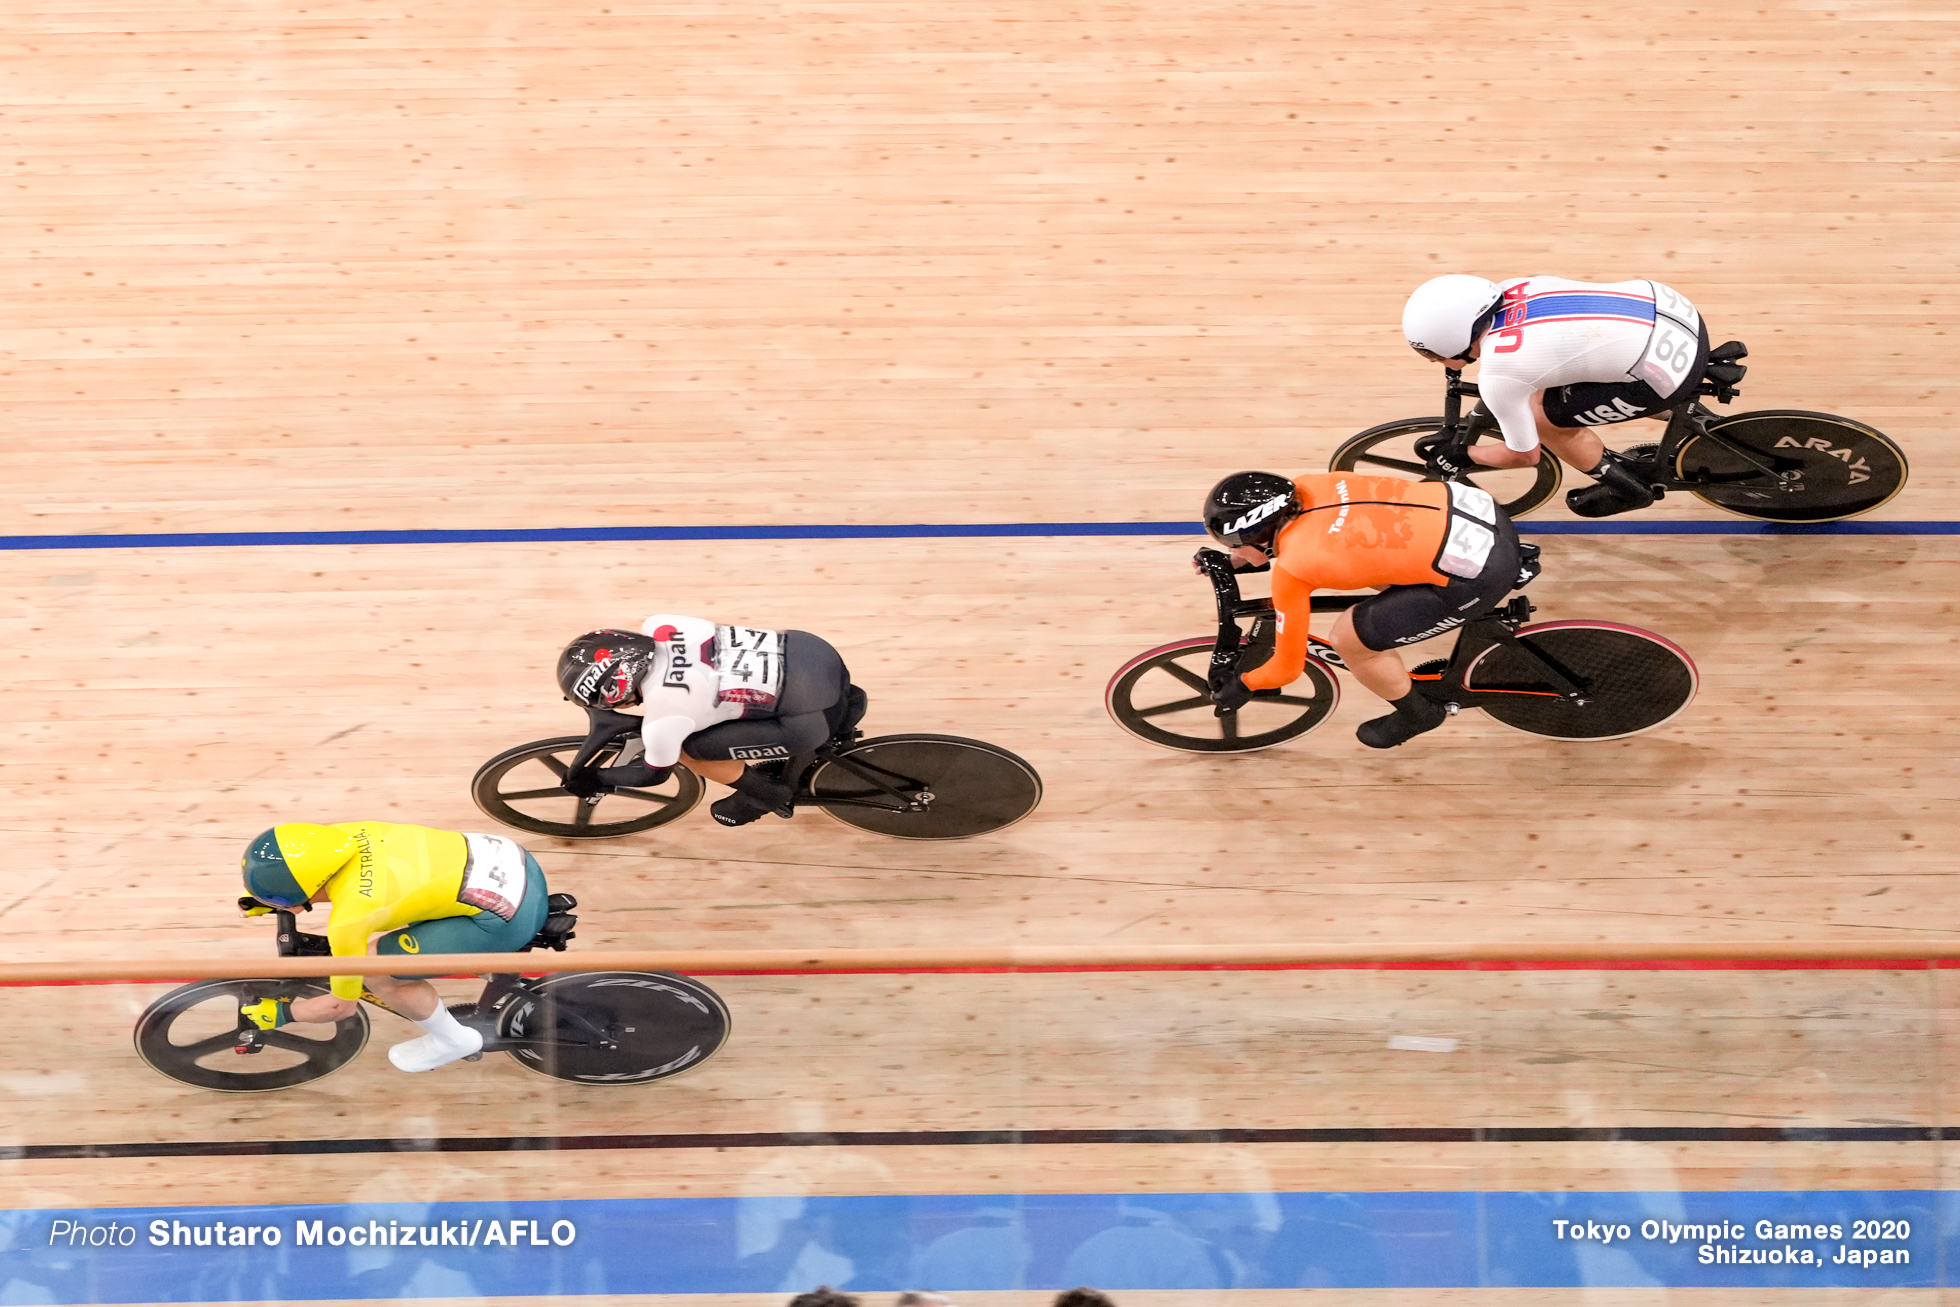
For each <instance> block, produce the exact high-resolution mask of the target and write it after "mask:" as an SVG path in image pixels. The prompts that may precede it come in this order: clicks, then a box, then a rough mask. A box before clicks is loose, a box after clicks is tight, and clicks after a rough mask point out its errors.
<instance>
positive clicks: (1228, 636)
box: [1197, 549, 1591, 715]
mask: <svg viewBox="0 0 1960 1307" xmlns="http://www.w3.org/2000/svg"><path fill="white" fill-rule="evenodd" d="M1197 563H1198V566H1199V567H1200V569H1202V570H1203V572H1204V574H1205V575H1206V577H1207V578H1208V579H1209V580H1210V581H1211V587H1212V594H1213V597H1214V598H1215V599H1216V601H1217V604H1218V637H1217V639H1216V641H1215V642H1214V643H1213V645H1212V650H1211V667H1210V672H1209V675H1208V677H1207V679H1208V680H1209V681H1210V683H1211V684H1212V685H1213V686H1214V687H1216V686H1219V685H1222V684H1224V680H1225V677H1227V676H1230V675H1233V674H1236V672H1237V671H1238V666H1239V658H1240V656H1241V651H1242V650H1243V649H1246V648H1257V647H1259V646H1261V645H1266V646H1268V647H1270V644H1271V637H1272V634H1273V627H1274V622H1273V620H1272V616H1273V603H1272V600H1270V599H1246V598H1243V597H1242V596H1241V594H1240V592H1239V579H1238V575H1237V573H1235V572H1234V571H1233V570H1232V562H1231V559H1230V558H1229V557H1227V556H1226V555H1225V554H1223V553H1220V552H1219V551H1218V550H1216V549H1200V550H1199V551H1198V554H1197ZM1371 597H1372V596H1369V595H1315V596H1314V597H1313V599H1312V601H1311V603H1312V608H1313V611H1314V612H1316V613H1337V612H1345V611H1347V610H1348V609H1350V608H1353V607H1355V606H1356V605H1357V604H1360V603H1363V602H1365V601H1366V600H1368V599H1369V598H1371ZM1535 611H1536V607H1535V605H1533V604H1532V602H1531V601H1530V600H1529V599H1527V598H1525V597H1524V596H1523V595H1518V596H1516V597H1515V598H1513V599H1512V600H1511V601H1510V602H1509V603H1506V604H1504V605H1502V606H1501V607H1498V608H1494V609H1492V610H1491V611H1490V612H1488V613H1485V614H1484V615H1483V616H1481V617H1478V618H1475V619H1473V620H1471V621H1469V622H1467V623H1465V624H1464V626H1463V628H1462V630H1461V631H1460V632H1459V633H1458V635H1457V641H1456V646H1455V648H1453V649H1452V650H1451V651H1450V657H1449V661H1448V663H1447V665H1446V666H1445V667H1444V669H1443V670H1442V671H1441V672H1438V673H1435V674H1433V675H1432V674H1425V675H1421V676H1413V677H1412V678H1411V679H1412V680H1414V681H1415V683H1416V686H1417V688H1418V689H1420V690H1421V691H1422V693H1423V694H1424V696H1425V697H1427V698H1430V699H1434V700H1436V701H1437V702H1438V703H1441V704H1442V705H1443V706H1444V707H1446V708H1448V709H1449V710H1450V712H1452V713H1455V712H1457V711H1458V710H1460V709H1463V708H1476V707H1479V706H1481V705H1483V704H1485V703H1489V702H1492V701H1496V700H1500V699H1503V698H1506V697H1508V696H1513V695H1519V694H1529V695H1532V696H1534V697H1552V696H1555V697H1557V698H1560V699H1564V700H1566V701H1568V702H1570V703H1572V704H1573V705H1574V706H1575V707H1576V706H1581V705H1583V704H1584V703H1585V702H1586V695H1587V693H1588V691H1589V690H1590V689H1591V686H1590V685H1589V684H1588V683H1587V682H1586V680H1585V678H1583V677H1581V676H1579V675H1578V674H1577V673H1575V672H1573V671H1572V669H1570V668H1568V667H1565V666H1563V665H1562V664H1560V663H1559V661H1558V660H1557V659H1555V658H1553V657H1552V656H1551V655H1549V654H1547V653H1546V652H1545V651H1544V650H1543V649H1541V648H1539V647H1538V646H1537V645H1536V644H1534V643H1533V642H1532V640H1531V638H1530V637H1529V636H1520V635H1519V634H1518V628H1519V627H1521V626H1523V625H1524V624H1525V623H1526V622H1528V621H1530V620H1531V615H1532V613H1533V612H1535ZM1241 617H1250V618H1252V630H1251V632H1250V633H1249V634H1248V633H1247V632H1245V631H1242V630H1241V629H1240V627H1239V619H1240V618H1241ZM1307 640H1308V644H1309V647H1310V649H1311V652H1312V655H1313V657H1315V658H1317V659H1319V660H1320V661H1321V662H1323V663H1327V664H1328V665H1329V666H1333V667H1340V668H1343V669H1345V668H1346V667H1347V664H1346V663H1345V662H1344V661H1342V659H1341V656H1340V653H1339V652H1338V651H1337V650H1336V649H1335V648H1334V647H1333V646H1332V645H1330V644H1328V643H1327V642H1326V641H1324V640H1322V639H1320V638H1319V637H1318V636H1312V635H1309V636H1308V637H1307ZM1500 644H1501V645H1508V646H1510V647H1512V648H1514V649H1518V650H1521V651H1522V652H1523V653H1524V655H1525V657H1526V658H1528V659H1529V660H1530V662H1531V663H1532V664H1534V665H1535V667H1536V669H1537V670H1538V671H1541V672H1542V673H1543V674H1544V677H1545V680H1544V682H1542V683H1533V684H1529V685H1504V686H1492V687H1488V688H1485V689H1478V690H1472V689H1470V688H1469V687H1468V686H1466V685H1465V684H1464V677H1465V675H1466V674H1467V673H1468V672H1469V669H1470V668H1471V667H1472V666H1473V665H1474V664H1475V663H1476V661H1477V659H1478V658H1480V657H1482V656H1483V654H1484V653H1485V652H1486V651H1487V650H1489V649H1490V648H1492V647H1493V646H1495V645H1500ZM1543 686H1549V687H1550V688H1549V689H1546V688H1542V687H1543ZM1255 693H1257V692H1255ZM1273 693H1277V691H1274V692H1273ZM1213 711H1214V712H1216V711H1218V710H1217V709H1214V710H1213ZM1221 715H1222V714H1221Z"/></svg>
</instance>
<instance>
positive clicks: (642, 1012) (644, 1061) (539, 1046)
mask: <svg viewBox="0 0 1960 1307" xmlns="http://www.w3.org/2000/svg"><path fill="white" fill-rule="evenodd" d="M588 1026H589V1027H591V1028H593V1029H596V1030H598V1031H599V1032H600V1033H601V1034H603V1035H604V1036H605V1037H606V1038H607V1039H608V1040H610V1041H612V1043H613V1044H614V1045H615V1047H613V1048H610V1049H608V1048H605V1047H603V1046H601V1045H599V1044H597V1043H595V1042H593V1039H592V1033H591V1030H590V1029H587V1027H588ZM729 1026H730V1022H729V1017H728V1006H727V1005H726V1004H725V1003H723V1002H722V1001H721V996H720V995H719V994H717V993H715V991H713V990H712V989H709V988H708V987H707V986H706V985H704V984H702V983H701V982H700V981H698V980H693V979H691V978H689V977H687V976H677V975H673V974H672V973H670V972H665V971H567V972H561V973H559V974H557V975H552V976H546V977H544V978H543V979H542V980H539V981H537V982H535V983H534V984H532V985H529V986H527V987H526V988H525V989H523V990H521V991H519V992H518V993H516V994H513V995H512V996H511V997H510V998H508V999H506V1000H505V1001H504V1002H503V1004H502V1005H501V1006H500V1007H499V1008H498V1011H497V1036H498V1038H500V1039H512V1040H526V1041H535V1042H532V1043H530V1044H527V1046H525V1047H521V1048H513V1049H510V1050H508V1052H509V1053H510V1055H511V1057H513V1058H515V1059H516V1061H517V1064H518V1065H519V1066H521V1067H524V1068H525V1069H526V1070H529V1071H535V1072H537V1073H538V1074H539V1075H543V1076H550V1077H551V1078H552V1079H554V1080H571V1081H576V1082H577V1083H579V1084H582V1085H642V1084H645V1083H646V1082H647V1081H649V1080H666V1079H668V1078H670V1077H672V1076H677V1075H679V1074H681V1073H682V1072H683V1071H692V1070H693V1069H694V1068H695V1067H697V1066H700V1065H701V1064H702V1063H703V1062H705V1061H707V1060H708V1059H709V1058H711V1057H713V1056H714V1055H715V1054H716V1053H717V1052H718V1051H720V1049H721V1046H722V1045H723V1044H724V1043H726V1042H727V1040H728V1031H729Z"/></svg>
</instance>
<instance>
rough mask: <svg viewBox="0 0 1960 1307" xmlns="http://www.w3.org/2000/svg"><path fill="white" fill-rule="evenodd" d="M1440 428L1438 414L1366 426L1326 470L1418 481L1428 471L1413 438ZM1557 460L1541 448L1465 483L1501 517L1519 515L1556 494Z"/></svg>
mask: <svg viewBox="0 0 1960 1307" xmlns="http://www.w3.org/2000/svg"><path fill="white" fill-rule="evenodd" d="M1442 429H1443V419H1441V418H1403V419H1401V420H1400V421H1399V422H1384V423H1382V424H1381V425H1380V426H1378V427H1369V428H1368V429H1367V430H1366V431H1363V432H1362V433H1361V434H1360V435H1358V436H1350V437H1348V438H1347V440H1345V441H1343V442H1342V444H1341V447H1340V448H1339V449H1336V450H1335V451H1334V457H1333V458H1331V459H1329V460H1328V461H1327V470H1328V471H1329V472H1360V473H1363V474H1365V475H1368V476H1397V477H1407V478H1408V479H1409V480H1411V481H1421V480H1423V479H1424V478H1425V477H1426V476H1428V474H1429V470H1428V469H1427V468H1426V467H1424V466H1423V462H1422V460H1421V459H1420V458H1418V457H1417V456H1416V448H1415V446H1416V441H1417V440H1419V439H1421V438H1422V437H1424V436H1430V435H1434V434H1435V433H1436V432H1438V431H1440V430H1442ZM1477 439H1478V440H1479V441H1496V442H1499V443H1501V442H1502V441H1503V437H1502V436H1501V435H1499V434H1498V433H1497V432H1495V431H1485V432H1481V433H1479V434H1478V437H1477ZM1559 477H1560V472H1559V461H1558V459H1556V458H1554V457H1553V456H1552V451H1551V450H1549V449H1547V450H1541V451H1540V452H1539V455H1538V461H1537V462H1536V463H1534V464H1533V465H1532V466H1530V467H1491V468H1484V469H1482V470H1481V471H1477V472H1472V473H1470V475H1469V480H1470V482H1471V484H1473V485H1475V486H1478V487H1479V488H1481V489H1483V490H1486V491H1489V492H1490V497H1491V498H1492V499H1495V500H1496V501H1497V506H1498V507H1499V508H1501V509H1503V510H1504V514H1505V516H1507V517H1523V516H1524V515H1525V514H1526V513H1529V512H1530V511H1531V510H1532V509H1534V508H1537V507H1538V506H1539V505H1540V504H1543V503H1544V502H1545V501H1546V500H1547V499H1550V498H1551V497H1552V496H1553V495H1555V494H1557V493H1558V483H1559Z"/></svg>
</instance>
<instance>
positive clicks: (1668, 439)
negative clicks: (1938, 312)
mask: <svg viewBox="0 0 1960 1307" xmlns="http://www.w3.org/2000/svg"><path fill="white" fill-rule="evenodd" d="M1747 357H1749V350H1748V347H1747V346H1745V345H1744V344H1743V343H1742V342H1741V341H1735V340H1732V341H1729V342H1728V343H1727V344H1725V345H1722V346H1719V347H1718V348H1716V349H1713V350H1710V351H1709V354H1708V364H1707V366H1706V367H1705V368H1704V369H1703V371H1702V379H1701V383H1700V385H1699V386H1698V387H1697V389H1696V392H1695V395H1696V397H1695V398H1691V399H1690V400H1689V401H1688V402H1687V403H1685V404H1682V405H1679V406H1677V407H1676V408H1675V409H1674V410H1673V412H1672V414H1670V415H1669V417H1668V420H1667V430H1666V432H1665V433H1664V434H1663V435H1662V436H1661V439H1660V440H1659V441H1658V442H1656V443H1652V444H1641V445H1635V446H1633V447H1632V448H1629V449H1625V450H1622V451H1620V458H1621V461H1623V462H1624V463H1626V465H1627V470H1628V471H1630V472H1632V473H1633V474H1634V475H1635V476H1637V477H1640V478H1641V479H1642V480H1643V481H1645V482H1646V483H1647V484H1648V485H1650V486H1652V487H1653V489H1654V494H1655V498H1657V499H1658V498H1660V497H1662V496H1663V495H1665V494H1666V493H1667V492H1668V491H1670V490H1685V491H1687V492H1689V493H1690V494H1693V495H1695V496H1697V497H1698V498H1700V499H1702V500H1704V501H1706V502H1708V503H1710V504H1713V505H1715V507H1717V508H1720V509H1723V510H1725V511H1727V512H1730V513H1734V514H1736V515H1738V516H1741V517H1749V518H1755V519H1757V520H1758V521H1764V522H1835V521H1837V520H1839V519H1841V518H1847V517H1857V516H1858V515H1859V514H1861V513H1869V512H1871V511H1872V510H1873V509H1875V508H1878V507H1879V506H1880V505H1882V504H1884V503H1886V502H1887V501H1888V500H1890V499H1891V498H1892V497H1893V496H1894V495H1896V494H1898V493H1899V491H1900V490H1901V489H1903V488H1904V486H1905V483H1906V474H1907V468H1906V456H1905V452H1904V451H1903V450H1901V449H1900V448H1899V446H1898V444H1897V443H1896V442H1894V441H1893V440H1892V438H1891V437H1889V436H1887V435H1885V433H1883V432H1881V431H1878V430H1876V429H1874V428H1872V427H1868V426H1866V425H1865V424H1864V423H1862V422H1854V421H1853V420H1852V419H1850V418H1845V417H1838V416H1836V415H1835V414H1831V413H1812V412H1808V411H1806V410H1804V409H1794V408H1774V409H1763V410H1760V411H1758V412H1754V413H1730V414H1725V415H1718V414H1716V413H1715V412H1714V411H1712V410H1711V409H1709V408H1708V407H1707V406H1706V405H1704V404H1703V403H1702V402H1701V398H1700V397H1701V396H1708V397H1711V398H1713V399H1714V400H1715V401H1716V402H1717V403H1720V404H1727V403H1728V402H1730V401H1731V400H1733V399H1734V398H1735V397H1736V395H1737V393H1738V387H1739V386H1740V384H1741V382H1742V377H1743V374H1744V373H1745V372H1747V371H1748V369H1747V368H1745V367H1744V366H1743V365H1742V362H1741V360H1743V359H1745V358H1747ZM1477 394H1478V392H1477V387H1476V385H1475V384H1474V383H1473V382H1468V381H1465V380H1463V374H1462V373H1461V372H1456V371H1451V372H1447V373H1446V374H1445V381H1444V389H1443V416H1442V417H1440V418H1435V417H1425V418H1403V419H1401V420H1400V421H1397V422H1384V423H1382V424H1381V425H1380V426H1374V427H1369V428H1368V429H1367V430H1366V431H1363V432H1361V433H1360V434H1359V435H1355V436H1351V437H1349V438H1348V439H1347V440H1346V441H1344V442H1342V444H1341V446H1340V448H1338V449H1336V450H1335V451H1334V456H1333V458H1331V459H1330V460H1329V461H1328V464H1327V470H1328V471H1330V472H1356V471H1360V472H1370V473H1376V474H1381V473H1389V474H1394V475H1399V476H1407V477H1414V478H1417V479H1424V478H1430V477H1433V476H1434V475H1435V474H1434V473H1433V472H1431V471H1430V469H1429V468H1428V467H1427V466H1426V465H1425V464H1424V462H1423V459H1422V457H1421V456H1420V455H1419V454H1417V453H1416V452H1415V442H1416V441H1418V440H1420V439H1423V438H1424V437H1427V436H1431V435H1435V434H1436V433H1438V432H1447V431H1453V430H1456V429H1459V428H1460V427H1462V426H1463V424H1464V423H1465V422H1466V421H1467V422H1468V430H1467V432H1466V434H1467V435H1468V437H1469V439H1470V441H1471V443H1475V442H1477V441H1482V440H1502V439H1503V436H1502V434H1501V433H1500V432H1499V431H1498V429H1497V423H1496V419H1495V418H1493V417H1492V416H1491V414H1490V411H1489V410H1488V409H1486V408H1484V407H1483V406H1482V405H1481V404H1480V405H1478V406H1477V407H1476V408H1475V409H1474V410H1473V411H1472V412H1471V413H1470V415H1469V417H1468V418H1467V419H1466V418H1465V417H1464V416H1463V412H1462V405H1463V400H1464V399H1465V398H1466V397H1468V398H1471V399H1475V398H1476V397H1477ZM1595 429H1597V428H1595ZM1600 434H1602V435H1604V434H1605V432H1604V431H1601V432H1600ZM1468 479H1469V480H1470V481H1471V482H1473V483H1474V484H1476V485H1478V486H1481V487H1482V488H1483V489H1484V490H1486V491H1488V492H1489V493H1490V495H1491V497H1492V498H1493V499H1495V500H1496V501H1497V504H1498V507H1500V508H1502V509H1503V510H1504V511H1505V513H1506V514H1508V515H1509V516H1511V517H1514V518H1515V517H1521V516H1523V515H1524V514H1526V513H1529V512H1531V511H1532V510H1533V509H1535V508H1537V507H1539V506H1540V505H1541V504H1543V503H1544V502H1545V501H1546V500H1548V499H1550V498H1551V497H1552V496H1553V495H1554V494H1556V493H1557V491H1558V487H1559V479H1560V464H1559V461H1558V459H1557V458H1556V457H1554V456H1553V455H1552V452H1551V451H1550V450H1545V451H1543V452H1542V453H1541V454H1540V456H1539V459H1538V462H1537V463H1536V464H1534V465H1533V466H1531V467H1523V468H1479V469H1477V470H1475V471H1472V472H1470V473H1469V474H1468Z"/></svg>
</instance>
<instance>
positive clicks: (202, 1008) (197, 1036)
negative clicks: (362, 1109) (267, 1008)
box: [136, 980, 368, 1094]
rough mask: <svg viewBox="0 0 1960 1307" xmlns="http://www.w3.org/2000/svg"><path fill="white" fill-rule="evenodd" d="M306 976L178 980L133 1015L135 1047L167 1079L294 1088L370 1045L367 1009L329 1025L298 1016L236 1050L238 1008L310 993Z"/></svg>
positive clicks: (243, 1090) (239, 1090)
mask: <svg viewBox="0 0 1960 1307" xmlns="http://www.w3.org/2000/svg"><path fill="white" fill-rule="evenodd" d="M326 992H327V987H326V986H325V985H322V984H320V983H319V982H317V981H311V980H200V981H197V982H195V983H194V984H189V985H180V986H178V987H177V988H176V989H173V990H171V991H170V992H169V993H168V994H165V995H164V996H163V997H162V998H160V999H158V1000H157V1001H156V1002H154V1003H152V1004H150V1006H149V1007H148V1008H147V1009H145V1011H144V1013H143V1015H142V1016H140V1017H138V1018H137V1019H136V1054H137V1056H138V1057H141V1058H142V1059H143V1060H144V1061H145V1062H147V1063H149V1064H150V1066H151V1067H153V1068H155V1069H156V1070H158V1071H161V1072H162V1073H163V1074H164V1075H167V1076H169V1077H170V1078H171V1079H172V1080H176V1081H180V1082H182V1083H184V1084H187V1085H194V1086H196V1087H197V1088H199V1089H215V1090H218V1091H219V1092H221V1093H227V1094H254V1093H263V1092H265V1091H267V1090H272V1089H291V1088H292V1087H293V1086H295V1085H303V1084H307V1083H308V1082H310V1081H314V1080H318V1079H320V1077H322V1076H329V1075H332V1074H333V1073H334V1072H336V1071H338V1070H340V1068H341V1067H343V1066H346V1065H347V1064H348V1063H349V1062H351V1061H353V1060H354V1057H355V1056H356V1055H357V1054H358V1053H359V1052H360V1051H361V1049H362V1048H364V1047H366V1046H367V1039H368V1018H367V1012H366V1011H365V1010H364V1009H360V1008H357V1009H355V1011H354V1015H353V1016H350V1017H346V1018H344V1019H342V1020H340V1021H337V1022H335V1023H334V1024H333V1025H323V1024H314V1023H311V1022H300V1023H295V1024H293V1025H290V1026H281V1027H280V1028H279V1029H277V1030H265V1031H261V1032H259V1043H260V1045H261V1047H260V1050H259V1051H258V1052H256V1053H250V1054H240V1053H238V1052H237V1051H236V1049H237V1046H238V1009H239V1008H240V1007H241V1006H242V1005H244V1004H246V1003H256V1002H258V1001H259V1000H260V999H261V998H274V997H277V998H312V997H313V996H314V995H316V994H324V993H326Z"/></svg>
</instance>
